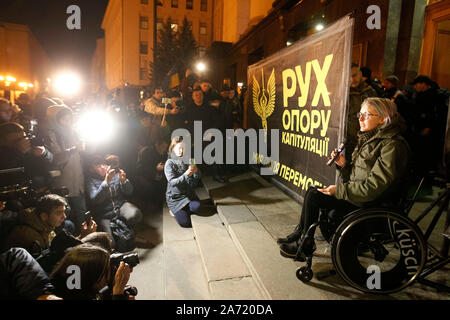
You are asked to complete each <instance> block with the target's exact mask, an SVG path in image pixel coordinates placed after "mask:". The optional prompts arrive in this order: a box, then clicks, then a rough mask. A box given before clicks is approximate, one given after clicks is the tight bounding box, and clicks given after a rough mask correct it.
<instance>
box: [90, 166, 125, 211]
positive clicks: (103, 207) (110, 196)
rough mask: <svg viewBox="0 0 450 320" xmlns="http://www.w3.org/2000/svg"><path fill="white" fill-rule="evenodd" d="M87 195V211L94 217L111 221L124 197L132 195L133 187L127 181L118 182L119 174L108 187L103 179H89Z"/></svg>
mask: <svg viewBox="0 0 450 320" xmlns="http://www.w3.org/2000/svg"><path fill="white" fill-rule="evenodd" d="M86 189H87V193H88V195H89V201H88V203H89V209H90V210H91V212H92V214H93V216H94V217H97V218H100V219H112V218H113V217H114V215H115V211H118V210H119V209H120V207H121V206H122V204H123V203H124V202H125V201H126V197H127V196H130V195H131V194H132V193H133V185H132V184H131V182H130V181H129V180H128V179H127V180H126V181H125V183H123V184H122V183H121V182H120V181H119V174H117V173H116V175H115V176H114V177H113V179H112V180H111V182H110V184H109V185H108V184H107V183H106V182H105V180H104V179H103V178H98V177H89V178H88V179H87V183H86Z"/></svg>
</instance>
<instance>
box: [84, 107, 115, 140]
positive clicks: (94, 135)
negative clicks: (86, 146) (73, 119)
mask: <svg viewBox="0 0 450 320" xmlns="http://www.w3.org/2000/svg"><path fill="white" fill-rule="evenodd" d="M115 127H116V126H115V125H114V121H113V119H112V117H110V116H109V114H108V113H106V112H104V111H98V110H94V111H90V112H87V113H85V114H83V115H82V116H81V117H80V119H79V120H78V121H77V123H76V124H75V128H76V130H77V132H78V134H79V136H80V138H81V139H82V140H83V141H86V142H93V143H99V142H105V141H108V140H110V139H111V138H112V137H113V134H114V128H115Z"/></svg>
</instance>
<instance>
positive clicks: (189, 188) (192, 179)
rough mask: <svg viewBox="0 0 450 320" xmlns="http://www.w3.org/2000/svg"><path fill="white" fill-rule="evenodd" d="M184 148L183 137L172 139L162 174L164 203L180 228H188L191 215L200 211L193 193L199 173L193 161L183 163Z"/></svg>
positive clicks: (198, 179)
mask: <svg viewBox="0 0 450 320" xmlns="http://www.w3.org/2000/svg"><path fill="white" fill-rule="evenodd" d="M185 148H186V146H185V144H184V142H183V137H175V138H173V139H172V142H171V143H170V146H169V159H168V160H167V161H166V164H165V166H164V173H165V175H166V178H167V191H166V201H167V206H168V207H169V211H170V213H171V215H172V216H174V217H175V220H176V221H177V222H178V224H179V225H180V226H181V227H183V228H190V227H192V223H191V214H193V213H197V212H198V211H199V210H200V202H199V200H198V198H197V196H196V194H195V191H194V189H195V187H196V186H197V184H198V182H199V181H200V171H199V170H198V168H197V166H196V165H195V164H194V162H193V161H191V164H190V165H189V164H186V163H184V162H183V159H182V157H183V155H184V150H185Z"/></svg>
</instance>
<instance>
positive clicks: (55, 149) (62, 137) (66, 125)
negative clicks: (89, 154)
mask: <svg viewBox="0 0 450 320" xmlns="http://www.w3.org/2000/svg"><path fill="white" fill-rule="evenodd" d="M47 124H48V137H49V141H50V143H49V149H50V150H51V152H52V153H53V165H54V167H55V169H59V171H60V172H61V175H60V176H59V177H56V178H54V179H52V187H53V188H61V187H66V188H67V189H68V191H69V194H68V195H67V200H68V202H69V205H70V207H71V211H70V220H71V221H73V222H74V223H75V232H76V233H78V232H79V231H80V228H81V224H82V222H83V218H82V215H83V213H85V212H86V211H87V210H86V201H85V198H84V175H83V167H82V163H81V152H83V151H84V150H85V147H84V143H83V142H82V141H80V139H79V138H78V135H77V134H76V132H75V130H74V128H73V113H72V110H71V109H70V108H68V107H66V106H62V105H61V106H60V105H55V106H51V107H49V108H48V109H47Z"/></svg>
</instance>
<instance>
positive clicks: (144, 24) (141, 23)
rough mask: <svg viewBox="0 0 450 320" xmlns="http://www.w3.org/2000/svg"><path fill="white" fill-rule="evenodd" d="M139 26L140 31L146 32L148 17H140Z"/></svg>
mask: <svg viewBox="0 0 450 320" xmlns="http://www.w3.org/2000/svg"><path fill="white" fill-rule="evenodd" d="M139 26H140V28H141V29H144V30H147V29H148V17H142V16H141V17H140V19H139Z"/></svg>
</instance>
